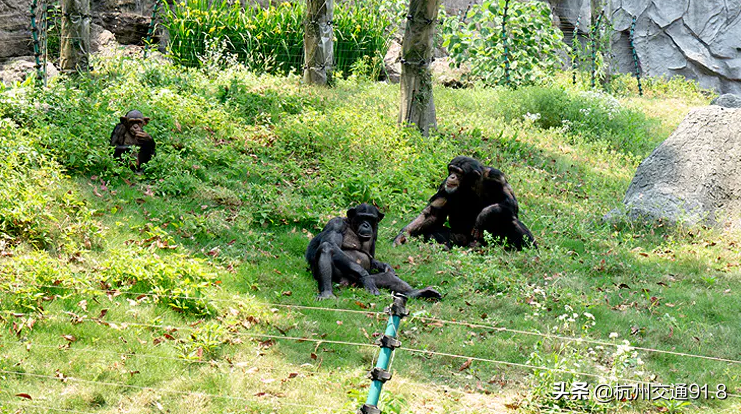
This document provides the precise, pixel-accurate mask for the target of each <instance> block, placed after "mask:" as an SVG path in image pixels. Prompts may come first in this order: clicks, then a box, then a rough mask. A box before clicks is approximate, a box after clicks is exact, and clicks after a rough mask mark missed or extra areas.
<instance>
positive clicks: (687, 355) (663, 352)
mask: <svg viewBox="0 0 741 414" xmlns="http://www.w3.org/2000/svg"><path fill="white" fill-rule="evenodd" d="M421 319H422V318H421ZM423 319H425V320H430V321H437V322H441V323H447V324H453V325H461V326H467V327H470V328H484V329H494V330H497V331H500V332H509V333H516V334H522V335H531V336H540V337H544V338H549V339H559V340H562V341H574V342H583V343H588V344H595V345H602V346H621V344H615V343H612V342H606V341H600V340H596V339H584V338H577V337H574V336H560V335H553V334H548V333H540V332H529V331H523V330H519V329H510V328H504V327H498V326H493V325H480V324H474V323H467V322H457V321H448V320H445V319H437V318H423ZM630 347H631V348H632V349H636V350H639V351H646V352H654V353H659V354H669V355H676V356H681V357H688V358H700V359H707V360H711V361H717V362H730V363H732V364H741V361H738V360H735V359H727V358H719V357H711V356H706V355H697V354H689V353H686V352H675V351H666V350H663V349H654V348H646V347H640V346H633V345H630Z"/></svg>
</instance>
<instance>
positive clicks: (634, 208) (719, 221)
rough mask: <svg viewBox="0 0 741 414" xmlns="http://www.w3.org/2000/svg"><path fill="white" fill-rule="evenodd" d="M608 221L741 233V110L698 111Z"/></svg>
mask: <svg viewBox="0 0 741 414" xmlns="http://www.w3.org/2000/svg"><path fill="white" fill-rule="evenodd" d="M623 204H624V208H623V209H619V210H613V211H611V212H610V213H608V214H607V215H606V216H605V220H607V221H616V220H617V219H619V218H627V219H629V220H642V221H656V220H661V221H663V222H668V223H670V224H676V223H683V224H686V225H690V226H692V225H697V224H703V225H709V226H713V227H719V228H735V229H741V110H738V109H727V108H723V107H719V106H707V107H703V108H698V109H694V110H692V111H691V112H690V113H689V114H688V115H687V117H686V118H685V119H684V121H682V123H681V124H680V125H679V126H678V127H677V129H676V130H675V131H674V132H673V133H672V134H671V136H670V137H669V138H667V139H666V141H664V142H663V143H662V144H661V145H659V147H657V148H656V149H655V150H654V152H653V153H652V154H651V155H650V156H649V157H648V158H646V159H645V160H644V161H643V162H642V163H641V165H640V166H639V167H638V170H637V171H636V175H635V177H634V178H633V181H632V182H631V183H630V186H629V187H628V191H627V192H626V194H625V199H624V200H623Z"/></svg>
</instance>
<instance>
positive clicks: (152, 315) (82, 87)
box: [0, 57, 741, 413]
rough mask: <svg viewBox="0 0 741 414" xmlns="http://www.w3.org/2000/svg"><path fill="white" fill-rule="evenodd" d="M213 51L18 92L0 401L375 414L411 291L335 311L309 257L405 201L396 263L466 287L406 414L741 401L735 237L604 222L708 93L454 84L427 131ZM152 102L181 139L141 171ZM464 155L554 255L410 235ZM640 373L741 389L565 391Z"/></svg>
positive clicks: (4, 258) (374, 102) (375, 88)
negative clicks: (643, 396)
mask: <svg viewBox="0 0 741 414" xmlns="http://www.w3.org/2000/svg"><path fill="white" fill-rule="evenodd" d="M213 63H214V64H213V65H206V67H209V68H212V70H211V71H206V70H197V69H183V68H178V67H174V66H171V65H169V64H167V63H162V62H159V61H158V60H157V59H156V58H151V59H149V60H145V61H142V60H134V59H130V58H121V57H117V58H110V59H108V60H103V61H100V62H97V63H96V68H99V69H98V70H96V71H95V72H93V73H92V74H90V75H84V76H80V77H76V78H61V79H59V80H57V81H55V82H53V83H52V84H51V85H50V87H49V88H48V89H40V88H33V87H31V86H28V87H19V88H14V89H9V90H5V91H3V92H0V154H1V155H2V157H1V158H0V163H2V167H0V177H2V180H0V292H1V293H0V312H1V313H0V324H2V325H3V330H2V332H3V333H2V335H1V336H0V341H1V342H0V378H1V379H2V383H3V386H2V387H1V388H0V412H3V413H5V412H8V413H11V412H17V411H16V410H18V409H22V411H20V412H28V413H35V412H54V411H53V409H56V410H58V411H60V412H65V411H64V410H67V411H66V412H85V413H124V412H125V413H159V412H168V413H227V412H228V413H268V412H275V413H319V412H331V413H340V412H343V413H345V412H347V413H349V412H354V411H355V410H356V409H357V408H358V407H359V406H360V405H361V404H362V403H363V402H364V401H365V397H366V394H367V389H368V384H369V382H370V381H369V380H367V379H366V378H365V371H367V370H368V369H369V368H370V366H371V364H372V362H373V361H374V357H375V352H376V351H377V347H372V346H364V345H367V344H372V343H373V340H374V336H375V335H374V334H376V333H378V332H381V331H382V330H383V328H384V326H385V323H386V322H385V321H386V316H385V315H384V314H382V313H379V312H382V311H383V308H384V307H385V306H387V305H388V304H389V303H390V297H389V296H388V295H387V293H386V292H384V294H383V295H381V296H378V297H374V296H372V295H370V294H368V293H367V292H365V291H364V290H362V289H360V288H341V289H336V293H337V296H338V299H336V300H329V301H322V302H317V301H316V300H315V299H314V297H315V295H316V283H315V282H314V280H313V279H312V277H311V274H310V273H309V272H308V270H307V266H306V263H305V261H304V258H303V254H304V251H305V249H306V246H307V243H308V241H309V239H310V238H311V237H312V236H313V235H315V234H317V233H318V232H319V231H320V230H321V228H322V226H323V225H324V223H326V221H327V220H328V219H329V218H331V217H334V216H338V215H343V214H344V212H345V211H346V210H347V208H349V207H351V206H353V205H355V204H357V203H360V202H369V203H373V204H375V205H377V206H378V207H379V208H380V209H381V210H382V211H384V212H385V213H386V218H385V219H384V220H383V221H382V222H381V224H380V230H379V232H380V236H379V245H378V251H377V256H378V257H379V258H380V259H381V260H383V261H385V262H388V263H390V264H392V265H393V266H394V267H395V268H397V272H398V274H399V275H400V276H401V277H402V278H403V279H405V280H406V281H408V282H409V283H410V284H412V285H413V286H418V287H422V286H427V285H432V286H435V287H436V288H437V289H439V290H440V291H441V292H442V293H443V295H444V297H443V299H442V301H440V302H438V303H432V302H426V301H420V300H416V301H415V300H410V302H409V304H408V308H409V310H410V312H411V317H410V318H407V319H404V320H403V321H402V330H401V333H400V337H401V339H402V343H403V346H404V348H408V349H406V350H405V349H402V350H397V352H396V355H395V359H394V361H393V372H394V378H393V379H392V380H391V381H390V382H388V383H387V384H386V386H385V387H384V394H383V398H382V404H381V408H382V409H384V412H387V413H401V412H405V413H406V412H414V413H422V412H424V413H489V412H514V411H512V410H514V409H519V410H521V411H522V412H548V411H547V408H544V407H547V406H559V407H564V408H568V409H572V410H575V411H576V412H681V411H688V412H691V411H694V410H696V409H697V408H699V407H702V408H703V409H705V410H707V411H708V412H731V411H734V410H738V409H739V408H740V407H741V403H740V402H739V399H738V394H741V375H740V374H741V365H740V364H741V361H739V360H741V322H739V321H741V311H740V309H741V299H739V295H738V294H737V292H736V291H737V290H738V289H739V276H741V271H740V270H739V261H740V260H739V258H740V257H741V239H739V237H738V235H733V234H719V233H717V232H714V231H712V230H709V229H695V228H666V227H662V226H660V225H658V226H637V225H627V224H626V225H624V226H619V227H614V226H611V225H608V224H604V223H602V221H601V217H602V216H603V215H604V214H605V213H606V212H608V211H610V210H611V209H613V208H615V207H617V206H619V205H620V202H621V200H622V197H623V194H624V192H625V189H626V188H627V186H628V184H629V182H630V180H631V178H632V175H633V173H634V172H635V169H636V167H637V165H638V164H639V163H640V161H641V160H642V159H643V158H644V157H645V156H646V155H648V154H649V153H650V152H651V150H652V149H653V148H654V147H655V146H656V145H657V144H658V143H660V142H661V141H662V140H663V139H665V138H666V137H667V136H668V135H669V133H670V132H671V131H672V129H673V128H674V127H675V126H676V125H677V124H678V123H679V122H680V121H681V119H682V118H683V116H684V114H686V113H687V111H688V110H689V108H690V107H691V106H694V105H706V104H707V102H708V99H707V98H706V97H705V96H704V95H703V94H701V93H700V92H699V91H697V90H696V89H695V88H694V87H692V85H689V84H685V83H682V82H677V81H672V82H669V83H667V82H660V81H651V80H648V82H647V85H646V91H647V93H646V97H644V98H636V97H634V96H635V94H634V93H633V91H632V90H631V89H630V88H629V87H627V86H626V87H624V88H622V89H618V90H615V91H614V93H615V95H616V96H618V97H617V98H616V97H613V96H612V95H607V94H605V93H597V92H588V91H586V90H584V89H583V88H582V87H581V86H572V85H570V83H569V80H570V79H567V78H566V77H564V78H563V79H560V78H559V79H556V80H554V81H553V82H552V84H550V85H546V86H538V87H528V88H521V89H518V90H514V91H512V90H508V89H503V88H501V89H500V88H473V89H459V90H452V89H445V88H442V87H436V89H435V101H436V102H435V103H436V107H437V110H438V124H439V131H438V132H437V133H435V134H432V135H431V136H430V137H429V138H423V137H421V136H420V135H419V134H418V133H417V132H416V131H415V130H412V129H400V128H399V127H397V125H396V119H397V108H398V94H399V91H398V86H393V85H387V84H383V83H374V82H370V81H367V80H364V79H358V78H350V79H347V80H341V81H339V83H338V85H337V86H336V87H335V88H332V89H316V88H311V87H305V86H302V85H301V84H300V81H299V78H298V77H296V76H288V77H273V76H267V75H265V76H257V75H254V74H252V73H249V72H247V71H245V70H241V69H240V68H239V67H232V68H223V67H222V68H221V69H220V70H213V69H214V68H218V67H219V63H220V62H213ZM626 79H627V80H625V81H624V85H628V84H629V83H630V80H629V78H626ZM614 84H616V85H619V84H620V83H619V82H615V83H614ZM133 108H136V109H139V110H141V111H142V112H143V113H144V114H145V115H146V116H149V117H151V119H152V120H151V122H150V123H149V124H148V125H147V126H146V128H145V129H146V130H147V131H148V132H149V133H150V134H151V135H152V136H153V137H154V138H155V140H156V141H157V155H156V156H155V157H154V159H153V160H152V161H151V162H150V163H148V164H147V165H146V166H145V168H144V171H143V173H142V174H135V173H134V172H132V171H131V170H130V169H129V168H127V167H125V166H121V165H119V164H118V163H116V162H114V160H113V158H112V149H111V148H110V147H109V146H108V138H109V136H110V133H111V129H112V128H113V126H114V125H115V123H116V122H117V120H118V117H119V116H121V115H123V114H124V113H126V111H128V110H129V109H133ZM456 155H467V156H472V157H475V158H478V159H480V160H482V162H484V163H486V164H487V165H491V166H495V167H497V168H499V169H501V170H502V171H504V172H505V173H506V174H507V177H508V179H509V181H510V183H511V184H512V186H513V188H514V190H515V192H516V195H517V198H518V201H519V202H520V209H521V213H520V218H521V219H522V221H523V222H525V223H526V224H527V225H528V227H529V228H530V229H531V230H532V232H533V233H534V235H535V237H536V239H537V240H538V243H539V246H540V248H539V249H537V250H534V249H532V250H526V251H523V252H509V251H505V250H503V249H502V248H501V246H496V245H493V246H490V247H488V248H485V249H480V250H471V249H453V250H452V251H444V250H442V249H441V248H440V247H439V246H435V245H428V244H425V243H422V242H421V241H418V240H417V241H412V242H410V243H408V244H406V245H404V246H402V247H398V248H394V247H392V246H391V240H392V239H393V237H394V236H395V235H396V233H397V232H398V231H399V229H400V228H401V227H403V226H404V225H405V224H406V223H408V222H409V221H410V220H411V219H412V218H413V217H414V216H416V214H418V213H419V211H420V210H421V209H422V208H423V207H424V205H425V203H426V201H427V200H428V199H429V197H430V196H431V195H432V194H433V193H434V192H435V189H436V188H437V186H438V185H439V183H440V181H441V180H442V178H443V177H444V176H445V174H446V173H445V165H446V163H447V162H448V161H449V160H450V159H451V158H453V157H454V156H456ZM290 338H303V340H300V341H297V340H295V339H290ZM576 338H581V339H580V340H577V339H576ZM623 341H629V345H630V346H625V344H624V343H623ZM634 347H637V348H634ZM655 350H658V351H660V352H657V351H655ZM661 351H669V352H661ZM441 354H444V355H441ZM469 358H478V359H469ZM714 358H715V359H714ZM719 359H724V360H719ZM729 360H730V361H729ZM577 373H579V374H577ZM626 380H631V381H649V382H655V383H661V384H672V383H674V384H677V383H688V384H689V383H693V384H699V385H703V384H708V388H709V389H710V391H712V392H715V391H716V390H718V388H717V386H718V384H722V385H724V386H725V387H726V390H727V392H728V393H729V394H736V396H731V397H729V398H728V399H726V400H724V401H718V399H715V398H699V399H695V400H690V401H689V402H688V404H687V405H683V404H682V402H681V401H670V402H666V401H638V402H632V403H631V402H627V401H612V402H609V403H606V404H599V403H597V402H596V401H595V400H587V401H579V400H576V401H567V400H565V399H561V400H557V401H554V400H552V399H549V398H547V397H548V396H549V395H550V394H551V392H552V391H553V389H554V384H555V383H557V382H560V381H565V382H567V383H568V384H572V382H573V381H588V382H589V383H590V384H593V385H594V384H599V383H606V382H607V383H615V382H616V381H619V382H624V381H626ZM568 388H569V387H567V389H568ZM711 396H716V395H715V394H711ZM718 396H719V395H718ZM27 397H30V398H27Z"/></svg>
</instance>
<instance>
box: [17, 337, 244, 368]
mask: <svg viewBox="0 0 741 414" xmlns="http://www.w3.org/2000/svg"><path fill="white" fill-rule="evenodd" d="M27 345H29V346H30V348H31V349H33V348H45V349H57V350H59V351H73V352H83V353H88V352H92V353H96V354H108V355H115V356H123V357H127V358H128V357H141V358H149V359H161V360H165V361H179V362H183V363H196V364H207V365H219V366H225V367H229V368H235V367H237V364H239V363H240V362H246V361H239V362H223V361H214V360H200V359H197V360H190V359H184V358H177V357H167V356H161V355H154V354H148V353H137V352H116V351H106V350H102V349H95V348H72V347H68V348H67V347H64V346H53V345H40V344H33V343H27Z"/></svg>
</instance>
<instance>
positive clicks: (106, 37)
mask: <svg viewBox="0 0 741 414" xmlns="http://www.w3.org/2000/svg"><path fill="white" fill-rule="evenodd" d="M118 46H119V45H118V42H116V36H115V35H114V34H113V33H111V32H110V31H108V30H106V29H104V28H103V27H102V26H100V25H97V24H95V23H93V24H91V25H90V51H91V52H93V53H98V52H101V51H102V50H103V49H115V48H117V47H118Z"/></svg>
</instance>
